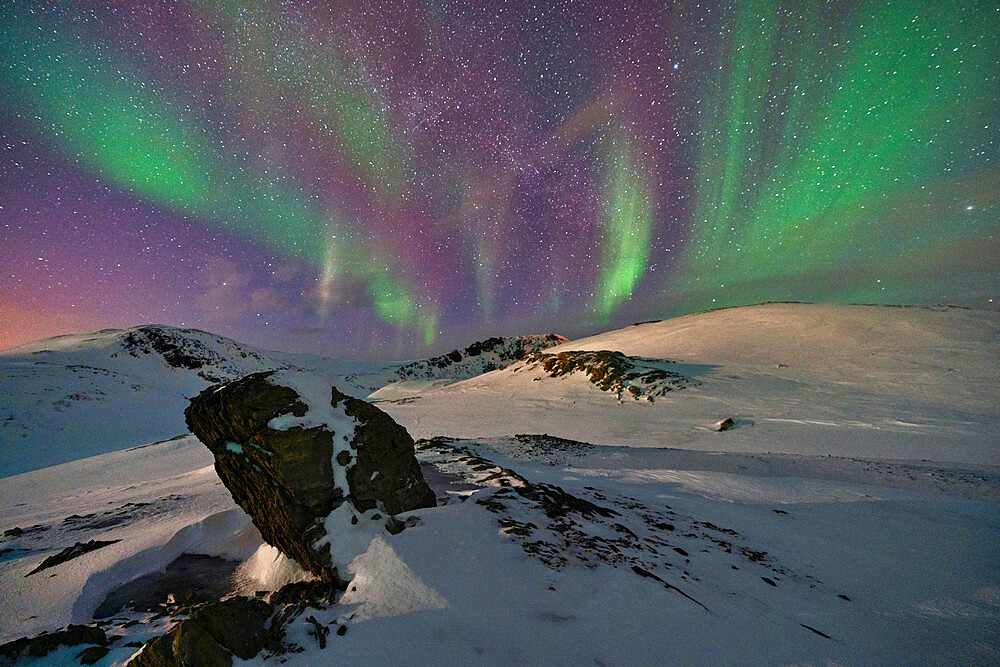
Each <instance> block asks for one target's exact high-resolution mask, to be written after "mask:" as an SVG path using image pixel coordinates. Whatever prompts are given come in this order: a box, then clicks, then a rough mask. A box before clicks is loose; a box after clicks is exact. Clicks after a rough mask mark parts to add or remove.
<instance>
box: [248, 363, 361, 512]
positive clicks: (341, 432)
mask: <svg viewBox="0 0 1000 667" xmlns="http://www.w3.org/2000/svg"><path fill="white" fill-rule="evenodd" d="M269 381H270V383H271V384H273V385H275V386H280V387H289V388H290V389H293V390H294V391H295V393H296V394H298V395H299V400H300V401H301V402H302V403H304V404H305V405H306V406H307V408H308V409H307V410H306V413H305V414H304V415H302V416H301V417H296V416H295V415H294V414H292V413H290V412H289V413H286V414H283V415H279V416H278V417H275V418H274V419H272V420H270V421H269V422H268V423H267V426H268V428H272V429H274V430H276V431H287V430H289V429H292V428H295V427H301V428H316V427H321V428H325V429H327V430H328V431H331V432H333V433H334V434H335V435H334V436H333V455H332V457H331V459H330V463H331V465H332V466H333V483H334V484H335V485H336V486H337V488H339V489H343V490H344V492H345V493H347V491H348V488H349V487H348V485H347V471H348V470H350V469H351V467H353V462H354V460H355V458H356V457H355V448H354V447H353V446H352V445H351V441H352V440H353V439H354V431H355V429H356V428H357V426H358V420H357V419H355V418H354V417H351V416H350V415H348V414H347V411H346V408H345V406H344V405H343V404H339V405H337V406H336V407H334V406H333V402H332V399H333V394H332V391H331V385H330V383H329V382H327V381H326V380H325V379H323V378H321V377H320V376H318V375H315V374H313V373H306V372H303V371H295V370H282V371H277V372H276V373H274V374H273V375H272V376H271V377H270V378H269ZM341 452H347V453H348V454H350V455H351V456H350V460H351V462H350V463H348V464H347V465H341V464H340V463H339V462H338V461H337V456H338V455H340V453H341Z"/></svg>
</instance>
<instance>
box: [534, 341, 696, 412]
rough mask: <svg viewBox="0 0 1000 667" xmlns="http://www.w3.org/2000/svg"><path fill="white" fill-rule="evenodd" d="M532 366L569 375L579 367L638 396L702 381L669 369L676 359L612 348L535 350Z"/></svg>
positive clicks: (607, 386) (607, 387) (607, 385)
mask: <svg viewBox="0 0 1000 667" xmlns="http://www.w3.org/2000/svg"><path fill="white" fill-rule="evenodd" d="M525 363H526V365H527V366H528V368H535V367H536V366H539V365H540V366H541V367H542V368H543V369H545V372H546V373H548V374H549V376H551V377H560V376H562V375H568V374H570V373H573V372H575V371H580V372H582V373H586V374H587V377H589V378H590V381H591V382H592V383H593V384H595V385H597V386H598V387H600V388H601V389H602V390H604V391H609V392H612V393H614V394H616V395H617V396H618V398H621V397H622V395H623V394H624V393H625V392H628V394H629V395H630V396H631V397H632V398H634V399H636V400H639V399H645V400H647V401H652V400H653V398H654V397H656V396H663V395H664V394H667V393H668V392H671V391H674V390H675V389H685V388H687V387H692V386H697V385H699V384H701V383H700V382H698V381H697V380H693V379H691V378H689V377H685V376H684V375H681V374H680V373H678V372H676V371H673V370H669V365H670V364H672V363H674V362H672V361H670V360H668V359H646V358H644V357H630V356H626V355H624V354H622V353H621V352H613V351H611V350H593V351H578V350H571V351H569V352H558V353H556V354H546V353H544V352H535V353H533V354H531V355H530V356H529V357H528V358H527V359H526V360H525Z"/></svg>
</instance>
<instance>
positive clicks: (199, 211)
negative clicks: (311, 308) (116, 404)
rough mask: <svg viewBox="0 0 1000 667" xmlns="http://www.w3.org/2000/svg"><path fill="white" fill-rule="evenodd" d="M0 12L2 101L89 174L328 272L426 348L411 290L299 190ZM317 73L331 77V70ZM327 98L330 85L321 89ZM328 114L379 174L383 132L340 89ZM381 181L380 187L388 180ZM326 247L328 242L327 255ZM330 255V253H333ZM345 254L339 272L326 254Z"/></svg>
mask: <svg viewBox="0 0 1000 667" xmlns="http://www.w3.org/2000/svg"><path fill="white" fill-rule="evenodd" d="M16 10H17V7H16V6H14V7H8V8H6V11H4V12H3V13H0V20H2V21H3V23H4V26H5V29H4V33H5V40H4V41H3V43H2V44H0V60H2V62H4V63H6V64H7V66H5V67H2V68H0V86H2V88H3V92H2V93H0V95H2V97H0V100H2V101H3V103H4V104H5V105H10V106H12V107H13V106H16V107H18V108H21V109H23V110H24V113H25V115H26V116H27V117H33V118H34V119H35V122H36V125H37V126H38V128H39V129H40V130H41V131H42V132H43V133H44V134H45V136H46V137H47V138H49V139H50V140H51V141H52V142H53V143H55V144H56V145H58V146H59V147H60V148H61V150H62V151H63V152H64V153H65V154H67V155H69V156H72V157H74V158H75V159H76V160H78V161H79V163H81V164H83V165H85V166H86V168H87V169H88V170H90V171H92V172H93V173H95V174H97V175H99V176H101V177H102V178H105V179H107V180H108V181H109V182H111V183H114V184H115V185H117V186H118V187H121V188H124V189H128V190H130V191H133V192H135V193H137V194H139V195H140V196H142V197H144V198H146V199H148V200H150V201H153V202H156V203H157V204H158V205H161V206H164V207H166V208H168V209H172V210H176V211H181V212H183V213H186V214H189V215H192V216H196V217H198V218H200V219H203V220H206V221H209V222H212V223H213V224H216V225H218V226H219V227H220V228H222V229H224V230H226V231H227V232H230V233H233V234H236V235H238V236H242V237H244V238H247V239H252V240H253V241H255V242H258V243H262V244H264V245H266V246H268V247H270V248H271V249H273V250H274V251H276V252H278V253H282V254H285V255H288V256H294V257H298V258H300V259H302V260H304V261H306V262H308V263H309V264H311V265H313V266H315V267H317V268H321V269H323V271H324V275H325V276H326V277H327V278H329V275H328V274H331V273H332V274H335V275H336V276H341V277H345V278H348V279H353V280H360V281H362V282H363V283H364V284H365V287H366V290H367V292H368V294H369V296H370V298H371V302H372V305H373V307H374V309H375V311H376V313H377V314H378V316H379V317H380V318H381V319H383V320H384V321H385V322H388V323H391V324H393V325H396V326H399V327H415V328H416V329H417V330H418V331H419V332H420V333H421V335H422V337H423V339H424V341H425V342H426V343H428V344H429V343H430V342H432V341H433V338H434V336H435V335H436V329H437V327H436V320H437V318H436V315H435V314H434V313H433V312H432V309H430V308H421V307H420V305H418V303H417V300H416V297H415V296H414V294H415V290H414V289H412V288H411V287H409V286H407V285H406V284H405V282H404V280H403V279H402V278H401V277H400V276H399V275H397V274H396V273H395V272H394V271H392V270H391V269H390V266H391V263H390V262H389V261H388V259H386V258H384V257H380V253H379V252H378V250H377V249H375V248H372V247H369V246H368V244H366V243H364V242H363V241H362V240H361V239H359V238H357V235H356V234H355V233H354V232H353V231H352V229H351V227H350V226H349V225H347V224H346V223H345V221H343V220H340V219H339V216H338V215H337V213H336V212H335V211H329V210H324V208H323V207H322V206H321V205H320V204H319V203H318V198H317V197H315V196H311V195H309V194H307V193H305V192H304V189H303V188H300V187H296V186H294V185H292V184H289V183H288V182H287V179H278V178H275V177H273V176H271V175H270V174H268V172H267V170H266V168H263V169H262V168H261V167H260V165H258V164H255V163H253V162H251V160H250V159H249V156H246V157H244V159H242V160H240V159H239V158H238V154H236V153H233V152H232V151H226V150H225V149H224V148H222V149H220V148H219V146H220V144H221V143H223V141H222V138H220V137H216V136H213V134H212V132H211V131H210V130H209V129H208V128H206V127H204V126H203V125H199V123H197V122H196V121H195V120H194V119H193V118H191V117H190V115H189V114H186V113H185V112H184V111H183V109H184V108H185V107H186V106H187V105H186V104H185V100H181V99H170V98H169V97H167V96H166V95H165V94H164V93H163V91H159V90H155V89H153V88H152V87H150V86H148V85H147V84H145V83H144V82H142V81H141V79H140V77H139V76H138V75H137V74H136V67H135V65H134V64H133V63H131V62H129V61H128V60H127V59H125V58H124V57H122V56H121V55H119V54H115V53H112V52H109V51H107V50H105V49H100V48H99V47H95V46H93V45H92V44H93V41H92V39H90V38H88V36H87V35H83V34H76V35H75V38H72V37H70V36H68V35H67V33H68V32H69V31H68V29H67V26H66V25H62V24H58V27H59V30H56V29H55V27H56V26H57V23H56V18H57V17H55V16H53V15H51V14H45V13H44V12H40V13H38V14H36V15H32V16H30V17H26V16H19V15H18V14H17V13H16ZM324 76H332V75H330V74H329V73H328V74H326V75H324ZM322 90H325V91H328V92H327V93H325V94H328V95H330V96H336V95H337V94H338V93H337V91H336V87H335V86H333V85H330V86H325V87H322ZM330 108H331V109H332V111H330V113H332V114H336V113H338V110H339V111H340V112H343V110H344V109H348V108H349V109H352V110H353V111H352V112H351V113H346V112H344V113H341V116H342V120H341V122H340V126H341V128H342V132H343V136H344V137H346V138H347V140H345V141H344V144H345V145H347V146H349V147H350V150H351V151H353V152H354V153H356V154H357V156H359V158H361V159H364V160H365V161H366V164H368V165H369V166H370V168H371V169H372V170H373V171H374V172H378V173H379V174H383V175H384V174H385V173H388V172H389V171H390V170H389V168H388V166H386V165H388V164H393V163H398V162H399V161H393V160H390V159H389V158H388V157H387V156H386V155H385V154H386V152H387V151H388V150H389V149H388V148H387V147H386V145H384V142H383V139H382V137H383V136H384V133H383V132H382V131H381V129H380V128H379V127H378V125H377V117H376V115H375V114H374V112H372V111H370V110H369V109H370V108H369V107H368V106H367V105H365V104H363V103H362V102H361V100H360V98H359V95H358V94H357V93H356V92H355V93H348V94H346V97H345V98H344V99H342V100H341V101H340V102H339V103H338V104H336V105H331V107H330ZM395 182H396V178H395V177H387V178H386V179H384V180H383V184H384V185H385V186H386V188H388V187H389V186H394V185H395V184H396V183H395ZM330 246H336V247H334V248H330ZM331 250H332V251H333V252H331ZM331 255H332V256H336V257H338V258H343V259H344V261H343V262H342V263H339V264H338V265H337V266H330V265H329V264H328V262H327V260H328V258H329V257H330V256H331Z"/></svg>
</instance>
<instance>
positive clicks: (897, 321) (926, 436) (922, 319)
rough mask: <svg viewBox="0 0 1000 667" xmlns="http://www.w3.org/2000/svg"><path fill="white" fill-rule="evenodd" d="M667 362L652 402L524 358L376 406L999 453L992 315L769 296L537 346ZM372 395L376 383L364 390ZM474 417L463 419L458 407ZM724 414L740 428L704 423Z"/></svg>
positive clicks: (852, 450)
mask: <svg viewBox="0 0 1000 667" xmlns="http://www.w3.org/2000/svg"><path fill="white" fill-rule="evenodd" d="M574 350H584V351H595V350H611V351H617V352H621V353H623V354H624V355H629V356H633V357H638V358H641V359H642V360H645V361H642V360H640V361H637V362H636V363H639V364H640V365H641V364H646V365H647V366H648V365H649V363H651V361H650V360H656V359H661V360H669V361H672V362H675V363H670V364H667V365H664V366H663V367H662V368H663V369H669V370H670V371H672V372H674V373H677V374H679V375H681V376H683V377H684V378H686V379H688V380H690V381H691V382H690V386H687V387H686V388H684V389H683V391H671V392H670V393H667V394H665V395H663V396H660V397H657V398H656V400H655V401H653V402H649V401H647V400H634V399H633V397H632V396H631V395H630V394H629V393H625V394H624V395H623V396H622V397H621V398H618V392H607V391H603V390H602V389H601V388H600V387H599V386H598V385H596V384H594V383H593V382H592V381H591V378H589V377H588V376H587V374H586V373H584V372H572V373H568V374H561V375H557V376H555V377H553V376H552V373H550V372H547V371H546V370H545V368H544V367H543V366H542V365H540V364H539V363H537V360H536V361H532V360H530V359H529V360H526V361H524V362H521V363H518V364H515V365H513V366H510V367H509V368H507V369H504V370H500V371H496V372H493V373H488V374H486V375H482V376H480V377H477V378H473V379H471V380H467V381H464V382H459V383H456V384H452V385H450V386H447V387H444V388H436V389H434V390H432V391H428V392H425V393H422V394H420V395H417V396H411V397H408V398H406V399H405V400H402V401H398V402H397V401H385V402H382V403H381V404H380V405H381V407H382V408H383V409H384V410H386V411H387V412H389V413H390V414H391V415H392V416H393V417H394V418H395V419H396V420H397V421H399V422H400V423H402V424H403V425H404V426H406V427H407V428H408V429H409V430H410V431H411V433H413V434H414V435H415V436H417V437H430V436H434V435H440V434H443V435H451V436H459V437H486V436H503V435H513V434H515V433H524V432H528V431H531V432H535V433H538V432H544V433H548V434H550V435H558V436H562V437H566V438H572V439H576V440H586V441H589V442H596V443H600V444H606V445H629V446H635V447H677V448H684V449H699V450H718V451H733V452H785V453H798V454H816V455H826V454H835V455H842V456H860V457H868V458H908V459H909V458H916V459H930V460H935V461H953V462H961V463H969V464H991V465H996V464H1000V445H998V442H1000V441H998V438H997V428H998V425H1000V400H998V393H997V391H998V390H997V385H998V380H1000V314H998V313H995V312H987V311H975V310H964V309H959V308H919V307H907V308H896V307H886V306H832V305H811V304H767V305H761V306H753V307H746V308H733V309H727V310H718V311H712V312H707V313H700V314H696V315H689V316H686V317H679V318H676V319H671V320H666V321H662V322H652V323H646V324H639V325H634V326H630V327H626V328H624V329H619V330H617V331H611V332H608V333H605V334H601V335H598V336H593V337H590V338H584V339H580V340H576V341H571V342H567V343H564V344H562V345H558V346H555V347H552V348H550V349H547V350H545V351H544V353H543V354H552V355H558V354H560V353H565V352H570V351H574ZM376 397H377V396H376ZM470 415H471V416H474V417H473V418H470ZM725 417H732V418H734V420H735V424H736V426H737V428H734V429H732V430H729V431H726V432H724V433H717V432H715V431H714V429H713V425H714V424H715V423H716V422H718V421H719V420H720V419H722V418H725Z"/></svg>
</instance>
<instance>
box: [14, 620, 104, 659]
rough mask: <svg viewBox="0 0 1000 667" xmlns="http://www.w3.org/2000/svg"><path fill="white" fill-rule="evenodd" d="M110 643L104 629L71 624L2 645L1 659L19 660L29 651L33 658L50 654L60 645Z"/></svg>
mask: <svg viewBox="0 0 1000 667" xmlns="http://www.w3.org/2000/svg"><path fill="white" fill-rule="evenodd" d="M107 643H108V638H107V635H105V634H104V630H102V629H101V628H96V627H93V626H90V625H70V626H68V627H67V628H66V629H65V630H59V631H58V632H45V633H42V634H40V635H38V636H37V637H32V638H28V637H22V638H21V639H15V640H14V641H12V642H8V643H6V644H3V645H2V646H0V661H2V660H17V659H18V658H20V657H22V656H23V655H24V653H25V651H27V653H28V655H29V656H31V657H33V658H40V657H42V656H45V655H48V654H49V653H50V652H51V651H54V650H55V649H57V648H58V647H60V646H77V645H79V644H100V645H102V646H103V645H105V644H107Z"/></svg>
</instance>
